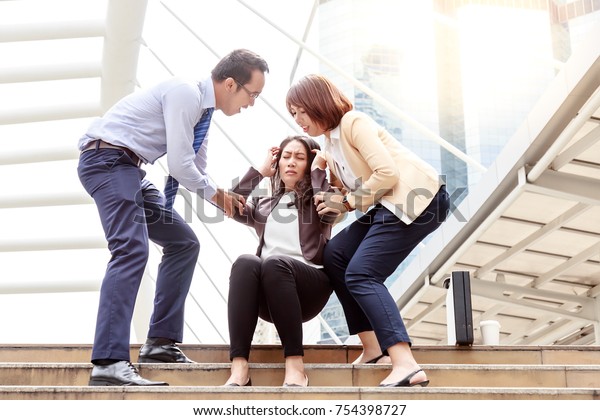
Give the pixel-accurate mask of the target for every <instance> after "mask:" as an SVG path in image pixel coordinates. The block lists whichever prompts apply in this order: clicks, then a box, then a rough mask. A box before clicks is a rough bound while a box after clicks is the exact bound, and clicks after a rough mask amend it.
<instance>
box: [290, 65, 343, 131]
mask: <svg viewBox="0 0 600 420" xmlns="http://www.w3.org/2000/svg"><path fill="white" fill-rule="evenodd" d="M285 103H286V106H287V109H288V111H289V112H290V114H291V113H292V110H291V107H292V106H295V107H297V108H302V109H304V111H305V112H306V114H307V115H308V117H309V118H310V119H311V120H312V121H313V122H315V123H317V124H319V125H320V126H321V127H323V128H324V129H325V130H332V129H334V128H335V127H337V126H338V125H339V124H340V121H341V120H342V117H343V116H344V114H345V113H346V112H348V111H350V110H352V102H350V100H349V99H348V98H347V97H346V96H345V95H344V94H343V93H342V92H341V91H340V90H339V89H338V88H337V87H336V86H335V85H334V84H333V83H331V81H330V80H329V79H327V78H326V77H325V76H322V75H320V74H309V75H307V76H304V77H303V78H302V79H300V80H298V81H297V82H296V83H294V84H293V85H292V86H291V87H290V89H289V90H288V93H287V96H286V98H285Z"/></svg>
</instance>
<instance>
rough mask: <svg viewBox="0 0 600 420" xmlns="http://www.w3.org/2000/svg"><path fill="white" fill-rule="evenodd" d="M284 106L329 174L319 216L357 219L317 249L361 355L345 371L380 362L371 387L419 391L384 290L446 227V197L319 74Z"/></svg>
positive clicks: (431, 173)
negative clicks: (381, 373)
mask: <svg viewBox="0 0 600 420" xmlns="http://www.w3.org/2000/svg"><path fill="white" fill-rule="evenodd" d="M286 104H287V108H288V111H289V112H290V114H291V115H292V116H293V117H294V119H295V121H296V122H297V123H298V125H300V127H302V129H303V130H304V132H305V133H306V134H308V135H309V136H312V137H315V136H320V135H324V136H325V147H324V149H323V152H319V154H318V156H317V157H316V158H315V160H314V162H313V167H320V168H321V169H325V167H326V166H327V167H329V171H330V175H331V184H332V185H333V186H337V187H339V189H340V192H339V193H331V192H321V193H318V194H316V195H315V204H316V205H317V211H318V212H319V214H325V213H329V212H338V213H339V214H340V215H343V214H344V213H346V212H350V211H354V210H355V209H358V210H360V211H361V212H366V213H365V214H363V215H362V216H360V217H358V218H357V220H356V221H354V222H353V223H351V224H350V225H349V226H347V227H346V228H345V229H343V230H342V231H341V232H339V233H338V234H337V235H335V236H334V237H333V238H332V239H331V240H330V241H329V242H328V244H327V245H326V247H325V253H324V256H323V261H324V266H325V271H326V272H327V274H328V275H329V277H330V279H331V281H332V284H333V288H334V290H335V293H336V295H337V296H338V298H339V300H340V303H341V304H342V307H343V308H344V314H345V315H346V322H347V323H348V328H349V332H350V334H358V336H359V338H360V340H361V342H362V344H363V353H362V354H361V355H360V357H359V358H358V359H357V360H356V361H355V363H375V362H377V360H379V359H380V358H381V357H383V355H389V357H390V359H391V363H392V371H391V372H390V374H389V375H388V376H387V377H386V378H385V379H384V380H383V381H382V382H381V384H380V386H396V387H398V386H415V385H421V386H427V385H428V384H429V380H427V375H426V374H425V372H424V371H423V370H422V369H421V368H420V367H419V365H418V364H417V362H416V361H415V359H414V357H413V355H412V352H411V350H410V346H411V341H410V338H409V336H408V333H407V331H406V327H405V326H404V322H403V321H402V317H401V316H400V312H399V311H398V308H397V306H396V302H395V301H394V299H393V298H392V296H391V295H390V293H389V291H388V289H387V288H386V286H385V285H384V282H385V280H386V279H387V278H388V277H389V276H390V275H391V274H392V273H393V272H394V271H395V270H396V268H397V267H398V266H399V265H400V263H401V262H402V261H403V260H404V259H405V258H406V257H407V256H408V255H409V254H410V252H411V251H412V250H413V249H414V248H415V247H416V246H417V245H418V244H419V243H420V242H421V241H422V240H423V239H424V238H425V237H426V236H427V235H429V234H430V233H431V232H433V231H434V230H435V229H437V228H438V227H439V226H440V224H441V223H442V222H443V221H444V220H445V219H446V217H447V213H448V209H449V197H448V193H447V192H446V189H445V187H444V185H443V184H444V183H443V182H442V180H441V179H440V176H439V174H438V173H437V172H436V171H435V169H434V168H433V167H431V166H430V165H429V164H427V163H426V162H424V161H423V160H422V159H420V158H419V157H417V156H416V155H415V154H414V153H412V152H411V151H410V150H408V149H406V148H405V147H403V146H402V145H401V144H400V143H399V142H398V141H397V140H396V139H395V138H393V137H392V136H391V135H390V133H388V132H387V131H386V130H385V129H384V128H382V127H381V126H379V125H378V124H377V123H375V121H374V120H373V119H371V118H370V117H369V116H368V115H366V114H364V113H362V112H358V111H354V110H353V106H352V103H351V102H350V101H349V100H348V98H347V97H346V96H344V94H343V93H342V92H341V91H340V90H339V89H338V88H337V87H336V86H335V85H333V84H332V83H331V81H329V80H328V79H327V78H325V77H324V76H321V75H314V74H313V75H308V76H305V77H304V78H302V79H301V80H299V81H298V82H296V83H295V84H294V85H293V86H292V87H291V88H290V90H289V91H288V94H287V98H286Z"/></svg>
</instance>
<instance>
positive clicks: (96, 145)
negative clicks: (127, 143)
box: [81, 140, 144, 168]
mask: <svg viewBox="0 0 600 420" xmlns="http://www.w3.org/2000/svg"><path fill="white" fill-rule="evenodd" d="M96 149H116V150H122V151H124V152H125V153H126V154H127V156H129V158H130V159H131V160H132V162H133V163H134V165H135V166H137V167H138V168H139V167H140V166H142V163H144V161H142V159H140V158H139V156H138V155H136V154H135V153H134V152H132V151H131V150H129V149H128V148H127V147H123V146H115V145H114V144H110V143H107V142H105V141H104V140H93V141H91V142H90V143H89V144H88V146H87V147H86V148H85V149H83V150H82V151H81V153H83V152H87V151H88V150H96Z"/></svg>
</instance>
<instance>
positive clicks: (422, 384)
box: [379, 369, 429, 387]
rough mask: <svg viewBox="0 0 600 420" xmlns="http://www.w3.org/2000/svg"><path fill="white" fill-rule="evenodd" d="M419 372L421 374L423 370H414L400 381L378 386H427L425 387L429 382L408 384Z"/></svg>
mask: <svg viewBox="0 0 600 420" xmlns="http://www.w3.org/2000/svg"><path fill="white" fill-rule="evenodd" d="M419 372H423V369H418V370H415V371H414V372H412V373H409V374H408V375H406V377H405V378H404V379H402V380H401V381H398V382H392V383H391V384H379V386H384V387H403V386H418V385H419V386H427V385H429V380H426V381H421V382H415V383H414V384H411V383H410V380H411V379H412V377H413V376H415V375H416V374H417V373H419Z"/></svg>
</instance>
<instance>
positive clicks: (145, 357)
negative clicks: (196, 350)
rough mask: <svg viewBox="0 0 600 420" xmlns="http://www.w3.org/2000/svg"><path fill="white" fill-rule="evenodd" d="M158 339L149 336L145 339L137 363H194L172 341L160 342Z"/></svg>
mask: <svg viewBox="0 0 600 420" xmlns="http://www.w3.org/2000/svg"><path fill="white" fill-rule="evenodd" d="M158 340H160V339H158ZM158 340H155V339H152V338H149V339H148V340H147V341H146V344H144V345H143V346H142V348H141V349H140V355H139V357H138V363H196V362H194V361H193V360H190V359H188V357H187V356H186V355H185V354H183V352H182V351H181V349H180V348H179V347H177V344H175V342H174V341H172V340H168V342H167V343H164V342H163V343H161V342H160V341H158Z"/></svg>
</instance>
